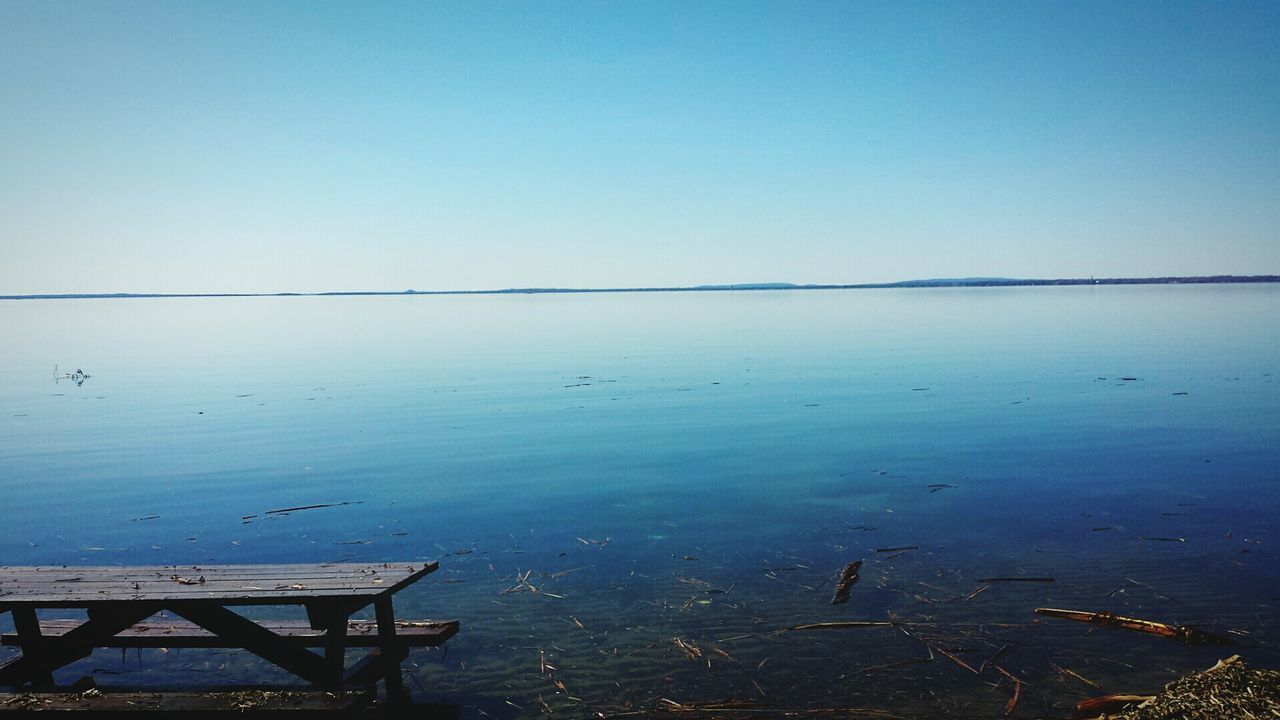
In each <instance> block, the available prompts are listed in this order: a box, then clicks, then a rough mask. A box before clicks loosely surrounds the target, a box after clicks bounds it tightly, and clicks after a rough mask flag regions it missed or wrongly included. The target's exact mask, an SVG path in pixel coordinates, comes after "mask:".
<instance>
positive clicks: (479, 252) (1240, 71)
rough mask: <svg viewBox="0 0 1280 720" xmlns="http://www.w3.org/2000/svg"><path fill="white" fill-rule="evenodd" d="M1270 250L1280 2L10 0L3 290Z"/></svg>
mask: <svg viewBox="0 0 1280 720" xmlns="http://www.w3.org/2000/svg"><path fill="white" fill-rule="evenodd" d="M1216 273H1235V274H1260V273H1280V3H1277V2H1274V1H1272V0H1266V1H1264V2H1245V1H1238V0H1230V1H1226V2H1223V1H1221V0H1214V1H1212V2H1202V3H1201V2H1197V3H1187V2H1118V1H1115V0H1108V1H1106V2H1077V1H1074V0H1073V1H1070V2H1061V1H1056V0H1055V1H1053V2H1036V1H1030V2H990V3H988V2H952V1H945V2H944V1H941V0H939V1H938V2H928V3H909V2H896V1H895V2H873V3H861V2H833V3H826V2H781V1H779V2H768V3H761V2H741V1H738V0H734V1H732V2H723V3H721V2H688V1H685V0H681V1H679V2H670V3H663V2H650V1H649V0H645V1H644V2H621V1H619V2H539V3H534V2H519V3H503V2H492V3H491V2H472V1H468V2H461V1H460V2H455V3H428V2H395V3H390V2H384V3H369V4H365V3H335V2H310V1H309V2H296V3H292V2H267V1H259V0H255V1H253V2H243V3H237V2H223V1H221V0H220V1H218V2H178V1H164V2H98V1H94V2H84V3H80V2H49V1H48V0H38V1H33V2H26V1H19V0H0V294H11V293H38V292H114V291H156V292H182V291H192V292H201V291H281V290H293V291H310V290H341V289H386V290H401V289H405V288H416V289H473V288H502V287H526V286H577V287H583V286H591V287H601V286H632V285H650V286H651V285H692V284H701V283H719V282H762V281H792V282H834V283H840V282H864V281H872V282H874V281H887V280H899V279H908V278H923V277H957V276H973V275H983V276H1010V277H1077V276H1089V275H1095V276H1099V277H1104V276H1134V275H1166V274H1177V275H1196V274H1216Z"/></svg>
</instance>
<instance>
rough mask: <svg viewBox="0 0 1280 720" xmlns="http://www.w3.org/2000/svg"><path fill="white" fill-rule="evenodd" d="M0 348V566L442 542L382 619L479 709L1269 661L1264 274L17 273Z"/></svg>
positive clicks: (413, 676) (1122, 678)
mask: <svg viewBox="0 0 1280 720" xmlns="http://www.w3.org/2000/svg"><path fill="white" fill-rule="evenodd" d="M0 350H3V352H2V353H0V491H2V493H3V495H2V497H3V508H4V510H3V513H4V514H3V521H4V530H3V533H0V562H3V563H5V564H13V565H18V564H21V565H27V564H67V565H76V564H82V565H83V564H93V565H110V564H122V565H123V564H141V563H146V564H158V563H179V564H193V563H247V562H301V561H307V562H311V561H340V560H352V561H384V560H391V561H398V560H423V559H432V560H439V561H440V565H441V569H440V571H439V572H437V573H435V574H433V575H431V576H428V577H427V578H426V579H424V580H423V581H421V582H420V583H418V584H417V585H415V586H413V587H412V588H410V589H409V590H406V591H404V592H403V593H401V594H400V595H398V596H397V598H396V603H397V610H398V614H400V615H401V616H405V617H409V616H417V617H437V618H445V617H451V618H459V619H460V620H461V621H462V631H461V633H460V634H459V635H458V636H457V637H456V638H454V639H453V640H452V641H451V642H450V643H449V649H448V650H447V652H445V651H440V650H433V651H415V652H414V653H413V655H412V656H411V662H410V663H406V666H405V667H406V674H407V676H408V677H409V679H410V681H411V682H410V687H411V688H412V689H413V690H414V692H415V695H416V697H417V698H418V699H421V700H446V701H450V702H456V703H462V704H464V705H465V706H466V707H465V713H466V715H467V716H468V717H485V716H487V715H491V716H494V717H514V716H524V717H534V716H538V715H541V714H543V712H544V710H546V709H550V710H552V711H554V713H555V714H556V715H563V716H567V717H598V715H597V713H603V714H604V715H605V716H609V715H616V714H620V713H623V714H625V713H627V712H634V711H639V710H647V711H652V710H655V709H657V708H660V707H661V702H662V699H663V698H666V699H669V700H673V701H676V702H680V703H688V704H696V703H705V702H711V701H722V700H728V699H737V700H742V701H747V700H750V701H753V702H755V703H759V704H761V705H763V706H768V707H774V708H803V709H819V708H835V707H840V708H850V707H854V708H870V709H877V710H881V711H886V712H891V713H894V714H896V715H898V716H903V717H916V716H919V717H928V716H934V717H936V716H939V715H948V716H952V717H992V716H997V715H999V714H1000V713H1001V712H1002V711H1003V709H1004V707H1005V703H1006V702H1007V701H1008V700H1009V698H1010V695H1011V690H1012V688H1011V686H1010V683H1009V681H1007V680H1002V676H1001V675H999V674H998V673H996V672H994V671H993V670H992V669H991V668H990V667H989V663H988V667H982V668H981V670H982V672H981V674H979V675H975V674H973V673H971V672H969V671H968V670H965V669H964V668H962V667H961V666H960V665H959V664H958V663H956V662H953V661H952V660H950V659H948V657H947V656H946V655H945V654H944V653H942V652H941V651H943V650H945V651H947V652H950V653H951V654H952V655H955V656H956V657H957V658H959V659H961V660H963V661H964V662H966V663H967V664H969V665H971V666H972V667H973V668H974V669H979V668H980V666H982V665H983V663H984V661H988V660H990V658H992V656H994V655H996V654H997V653H998V652H1000V651H1001V650H1003V653H1002V654H1001V657H1000V659H999V660H998V661H997V662H998V664H999V665H1000V666H1001V667H1002V668H1004V669H1005V670H1007V671H1009V672H1010V673H1013V674H1015V675H1017V676H1019V677H1020V678H1022V679H1023V680H1025V681H1026V686H1025V687H1024V691H1023V695H1022V698H1021V701H1020V704H1019V707H1018V710H1017V715H1020V716H1025V717H1038V716H1052V717H1061V716H1065V715H1067V714H1069V712H1070V709H1071V708H1072V707H1073V706H1074V703H1075V702H1076V701H1077V700H1079V699H1081V698H1083V697H1087V696H1090V695H1098V694H1102V693H1103V691H1107V692H1146V691H1154V690H1158V689H1159V688H1160V687H1161V686H1162V685H1163V683H1165V682H1168V681H1170V680H1171V679H1173V678H1174V677H1176V676H1177V675H1178V674H1180V673H1183V672H1186V671H1189V670H1194V669H1199V668H1203V667H1207V666H1208V665H1211V664H1212V663H1213V662H1214V661H1215V660H1216V659H1217V658H1219V657H1225V656H1226V655H1229V654H1231V653H1233V652H1239V653H1240V654H1242V655H1243V656H1244V657H1245V660H1246V661H1247V662H1250V663H1254V664H1257V665H1271V666H1275V665H1276V664H1277V663H1278V662H1280V613H1278V609H1280V556H1277V553H1276V550H1277V546H1278V545H1280V535H1277V522H1280V520H1278V518H1280V384H1278V383H1277V377H1280V286H1275V285H1256V286H1241V285H1219V286H1212V285H1209V286H1134V287H1116V286H1099V287H1067V288H1057V287H1036V288H990V289H983V288H970V289H910V290H862V291H797V292H724V293H720V292H707V293H642V294H586V295H500V296H403V297H401V296H392V297H283V298H225V299H129V300H50V301H5V302H0ZM55 366H57V373H58V374H61V373H65V372H71V371H74V370H75V369H77V368H81V369H83V370H84V371H85V372H87V373H89V375H90V377H89V379H88V380H87V381H85V382H84V383H83V384H82V385H77V384H76V383H74V382H71V381H68V380H66V379H58V378H56V377H55V374H54V368H55ZM324 503H348V504H345V505H338V506H335V507H328V508H318V509H314V510H308V511H302V512H295V513H290V514H281V515H265V514H264V513H265V511H267V510H271V509H279V508H286V507H293V506H302V505H313V504H324ZM255 515H256V516H257V517H246V516H255ZM1153 538H1165V539H1164V540H1159V539H1153ZM901 547H910V548H912V549H907V550H897V551H889V552H880V550H883V549H886V548H901ZM858 559H861V560H863V561H864V564H863V566H862V576H861V580H860V582H859V583H858V584H857V585H855V586H854V587H853V590H852V595H851V599H850V602H849V603H848V604H845V605H838V606H837V605H832V604H831V603H830V598H831V594H832V589H833V583H834V576H835V575H836V574H837V573H838V571H839V570H840V569H841V568H842V567H844V565H845V564H846V563H848V562H850V561H852V560H858ZM530 571H531V574H529V575H528V576H527V583H526V584H522V583H520V579H521V578H522V577H525V573H530ZM1017 576H1023V577H1051V578H1054V580H1055V581H1054V582H1052V583H1047V582H1046V583H1039V582H1021V583H982V582H980V580H981V579H984V578H990V577H1017ZM530 585H531V586H532V587H534V588H537V592H534V591H533V590H531V589H530V587H529V586H530ZM984 588H985V589H984ZM975 593H976V594H975ZM1043 606H1048V607H1059V608H1071V609H1081V610H1095V611H1103V610H1105V611H1111V612H1116V613H1119V614H1124V615H1129V616H1136V617H1141V618H1146V619H1151V620H1159V621H1164V622H1171V623H1176V624H1188V625H1194V626H1197V627H1202V628H1204V629H1208V630H1213V631H1216V632H1221V633H1229V634H1231V636H1232V637H1235V638H1236V639H1237V640H1238V642H1239V643H1240V646H1239V647H1233V648H1222V647H1198V646H1183V645H1181V644H1180V643H1178V642H1176V641H1172V640H1167V639H1163V638H1159V637H1155V636H1149V635H1143V634H1137V633H1130V632H1124V631H1120V630H1108V629H1100V628H1091V627H1090V626H1088V625H1084V624H1077V623H1072V622H1066V621H1059V620H1052V619H1043V618H1039V617H1038V616H1036V615H1035V614H1034V613H1033V609H1034V608H1036V607H1043ZM891 618H892V619H897V620H900V621H903V622H914V623H919V624H918V625H909V626H903V627H900V628H867V629H853V630H849V629H846V630H825V631H793V632H787V633H782V634H777V633H776V631H777V630H779V629H781V628H785V627H788V626H792V625H796V624H800V623H811V622H824V621H838V620H887V619H891ZM0 625H2V626H3V627H4V628H6V629H7V628H9V627H11V624H10V621H9V618H8V616H4V617H0ZM676 638H679V639H680V640H681V642H683V643H685V644H687V645H690V646H695V647H697V648H698V649H700V650H701V652H702V655H701V657H698V658H696V659H695V658H692V657H690V656H689V654H688V653H686V652H685V651H684V650H682V649H681V647H680V646H679V645H678V644H677V643H676V642H675V639H676ZM1006 646H1007V647H1006ZM7 652H12V651H11V650H9V649H4V650H0V653H7ZM695 654H696V653H695ZM544 658H545V660H546V662H548V663H550V664H551V665H552V666H554V668H555V670H552V671H548V672H547V673H544V672H543V668H542V665H541V662H542V659H544ZM1064 669H1065V670H1070V671H1072V672H1074V673H1076V674H1078V675H1080V676H1083V677H1085V678H1087V679H1088V680H1090V681H1092V682H1094V683H1096V684H1097V685H1098V686H1100V687H1101V688H1102V690H1100V689H1098V688H1094V687H1090V686H1089V685H1086V684H1085V683H1084V682H1082V681H1081V680H1079V679H1076V678H1075V677H1072V676H1071V675H1070V674H1069V673H1067V672H1064V671H1063V670H1064ZM91 672H92V673H94V674H95V675H97V676H98V677H99V680H100V681H101V682H103V683H115V684H134V685H137V684H142V685H146V684H166V683H184V682H187V683H192V682H194V683H203V682H216V683H223V682H225V683H228V684H234V683H246V682H277V681H281V680H283V681H286V682H287V681H288V679H287V677H284V676H282V675H281V674H279V673H278V672H277V671H275V670H273V669H271V668H269V667H267V666H265V665H264V664H262V663H259V662H257V661H255V660H253V659H252V658H247V657H245V656H244V655H243V654H240V653H222V652H197V651H190V650H188V651H183V652H181V653H179V652H177V651H174V652H171V653H162V652H159V651H145V652H142V653H128V654H125V655H124V656H123V657H122V656H121V654H120V653H119V652H106V651H102V652H99V653H96V654H95V655H94V656H92V657H91V658H89V659H86V660H84V661H82V662H80V663H77V664H76V665H75V666H72V667H70V668H67V669H66V670H64V671H62V672H61V673H60V674H59V675H58V677H59V679H60V680H65V681H67V682H70V681H71V680H74V679H75V678H77V677H79V676H80V675H84V674H89V673H91ZM108 675H110V677H107V676H108ZM556 682H559V683H562V684H563V688H561V687H559V686H557V685H556V684H555V683H556ZM997 683H999V685H998V686H996V685H997ZM543 703H545V708H544V706H543ZM868 716H871V715H868Z"/></svg>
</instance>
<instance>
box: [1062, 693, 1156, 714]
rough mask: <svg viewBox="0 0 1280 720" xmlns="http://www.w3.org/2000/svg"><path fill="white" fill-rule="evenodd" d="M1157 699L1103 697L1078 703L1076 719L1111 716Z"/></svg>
mask: <svg viewBox="0 0 1280 720" xmlns="http://www.w3.org/2000/svg"><path fill="white" fill-rule="evenodd" d="M1155 698H1156V696H1155V695H1126V694H1117V695H1101V696H1099V697H1094V698H1089V699H1088V700H1081V701H1080V702H1078V703H1076V717H1082V718H1093V717H1098V716H1100V715H1110V714H1111V713H1113V712H1115V711H1117V710H1123V709H1125V708H1126V707H1128V706H1130V705H1133V704H1135V703H1144V702H1147V701H1148V700H1154V699H1155Z"/></svg>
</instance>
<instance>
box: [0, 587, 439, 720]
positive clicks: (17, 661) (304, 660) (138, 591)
mask: <svg viewBox="0 0 1280 720" xmlns="http://www.w3.org/2000/svg"><path fill="white" fill-rule="evenodd" d="M437 567H439V564H438V563H435V562H429V563H385V564H381V563H380V564H352V563H347V564H313V565H187V566H178V565H166V566H147V567H49V566H42V567H0V612H4V611H8V612H10V613H12V616H13V623H14V629H15V630H16V632H15V633H13V634H6V635H5V636H4V638H3V641H4V642H5V643H6V644H13V645H18V646H20V647H21V648H22V655H20V656H18V657H15V658H12V659H10V660H9V661H8V662H6V663H4V664H0V685H22V684H25V683H31V684H32V685H52V684H53V671H54V670H57V669H58V668H60V667H63V666H64V665H67V664H68V663H71V662H74V661H76V660H79V659H80V658H83V657H86V656H87V655H89V653H90V652H91V651H92V650H93V649H94V648H98V647H224V648H243V649H245V650H248V651H250V652H252V653H254V654H256V655H258V656H260V657H262V658H264V659H266V660H268V661H270V662H272V663H274V664H276V665H279V666H280V667H282V668H284V669H285V670H288V671H289V672H291V673H293V674H295V675H297V676H299V677H301V678H303V679H304V680H306V681H307V682H310V683H314V684H316V685H320V686H322V687H324V688H326V689H338V688H342V687H348V686H351V685H353V684H359V683H362V682H376V681H377V679H378V678H379V676H381V677H382V678H383V679H384V681H385V683H386V690H387V697H388V699H389V700H391V701H393V702H395V701H398V700H399V699H401V698H402V697H403V694H404V686H403V683H402V682H401V677H400V661H401V660H403V659H404V657H405V656H406V655H407V653H408V647H409V646H410V645H419V646H421V645H438V644H440V643H443V642H444V641H445V640H447V639H448V638H449V637H450V636H452V635H453V634H454V633H456V632H457V629H458V624H457V622H456V621H454V622H443V623H437V622H430V621H422V622H406V621H397V620H396V617H395V613H394V610H393V607H392V596H393V595H394V594H395V593H397V592H399V591H400V590H402V589H404V588H406V587H408V586H409V585H411V584H413V583H414V582H416V581H418V580H419V579H421V578H422V577H423V576H424V575H426V574H428V573H430V572H433V571H434V570H435V569H436V568H437ZM290 605H292V606H298V605H301V606H302V607H303V608H305V610H306V615H307V621H306V622H305V623H304V622H293V623H287V622H286V623H277V622H258V621H255V620H251V619H248V618H246V617H245V616H244V615H242V614H240V613H237V612H235V611H234V610H233V609H232V608H235V607H241V606H290ZM369 605H373V608H374V615H375V620H374V621H372V622H370V621H352V620H351V616H352V615H353V614H354V613H356V612H357V611H359V610H362V609H364V608H366V607H368V606H369ZM52 609H62V610H65V609H80V610H84V611H86V612H87V614H88V619H87V620H70V621H68V620H65V619H63V620H57V619H43V620H42V619H39V618H37V615H36V612H37V611H38V610H52ZM157 613H164V614H165V615H166V616H167V615H169V614H171V615H174V616H177V618H181V619H177V618H169V617H164V616H162V617H159V618H157V617H154V616H157ZM310 647H322V648H323V654H319V653H316V652H314V651H312V650H310V649H309V648H310ZM348 647H367V648H370V652H369V653H368V655H366V656H365V657H364V658H362V659H361V660H359V661H358V662H357V663H355V664H354V665H353V666H352V667H351V668H350V669H348V668H347V667H346V651H347V648H348Z"/></svg>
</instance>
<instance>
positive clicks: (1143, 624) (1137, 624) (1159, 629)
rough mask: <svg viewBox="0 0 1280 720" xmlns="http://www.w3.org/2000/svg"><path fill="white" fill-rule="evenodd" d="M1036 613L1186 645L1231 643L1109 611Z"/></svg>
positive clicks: (1220, 637) (1184, 627)
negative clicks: (1141, 633)
mask: <svg viewBox="0 0 1280 720" xmlns="http://www.w3.org/2000/svg"><path fill="white" fill-rule="evenodd" d="M1036 614H1037V615H1044V616H1046V617H1055V618H1061V619H1063V620H1075V621H1076V622H1086V623H1089V624H1090V625H1099V626H1101V627H1114V628H1120V629H1123V630H1134V631H1136V632H1144V633H1149V634H1152V635H1160V636H1162V637H1167V638H1173V639H1175V640H1181V641H1182V642H1184V643H1186V644H1188V645H1233V644H1235V643H1234V641H1232V639H1231V638H1229V637H1226V636H1224V635H1217V634H1214V633H1210V632H1206V631H1204V630H1199V629H1197V628H1193V627H1190V626H1187V625H1169V624H1167V623H1161V622H1155V621H1153V620H1140V619H1138V618H1130V617H1123V616H1121V615H1116V614H1114V613H1109V612H1090V611H1087V610H1058V609H1055V608H1036Z"/></svg>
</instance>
